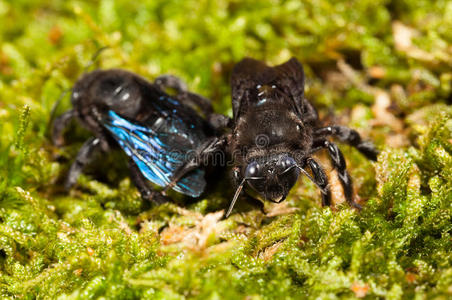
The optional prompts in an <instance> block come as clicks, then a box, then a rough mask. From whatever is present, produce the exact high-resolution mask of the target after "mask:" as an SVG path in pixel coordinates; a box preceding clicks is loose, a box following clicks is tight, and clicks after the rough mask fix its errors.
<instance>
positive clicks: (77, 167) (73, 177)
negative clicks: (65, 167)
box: [64, 137, 102, 190]
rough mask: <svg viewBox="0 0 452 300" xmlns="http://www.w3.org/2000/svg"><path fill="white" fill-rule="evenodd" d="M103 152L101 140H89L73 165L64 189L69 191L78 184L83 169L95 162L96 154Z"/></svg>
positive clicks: (92, 138)
mask: <svg viewBox="0 0 452 300" xmlns="http://www.w3.org/2000/svg"><path fill="white" fill-rule="evenodd" d="M100 150H102V148H101V141H100V139H99V138H95V137H91V138H89V139H88V140H87V141H86V142H85V143H84V144H83V146H82V147H81V148H80V150H79V151H78V153H77V157H76V158H75V161H74V162H73V163H72V165H71V168H70V169H69V173H68V175H67V178H66V182H65V184H64V187H65V189H66V190H69V189H70V188H71V187H72V186H73V185H74V184H75V183H76V182H77V179H78V177H79V176H80V174H81V173H82V171H83V168H84V167H85V166H86V165H87V164H89V163H90V162H92V161H93V159H94V157H95V156H96V154H97V153H98V152H99V151H100Z"/></svg>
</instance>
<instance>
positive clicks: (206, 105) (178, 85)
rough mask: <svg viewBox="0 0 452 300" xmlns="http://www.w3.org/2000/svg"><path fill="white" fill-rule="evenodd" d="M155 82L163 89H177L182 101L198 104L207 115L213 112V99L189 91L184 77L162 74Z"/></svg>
mask: <svg viewBox="0 0 452 300" xmlns="http://www.w3.org/2000/svg"><path fill="white" fill-rule="evenodd" d="M154 84H156V85H157V86H158V87H159V88H160V89H161V90H162V91H165V90H166V89H167V88H171V89H174V90H176V92H177V94H176V95H175V97H176V98H177V99H178V100H179V101H180V102H186V103H190V104H191V105H194V106H196V107H197V108H198V109H199V110H201V111H202V113H203V114H204V116H205V117H208V116H210V115H211V114H213V107H212V103H211V101H210V100H209V99H207V98H205V97H203V96H201V95H198V94H195V93H192V92H189V91H188V88H187V85H186V84H185V82H183V81H182V79H180V78H178V77H176V76H173V75H161V76H159V77H157V78H156V79H155V81H154Z"/></svg>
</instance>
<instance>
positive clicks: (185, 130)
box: [52, 70, 222, 203]
mask: <svg viewBox="0 0 452 300" xmlns="http://www.w3.org/2000/svg"><path fill="white" fill-rule="evenodd" d="M167 88H172V89H174V90H176V91H177V94H176V95H175V96H170V95H168V94H167V93H166V92H165V90H166V89H167ZM71 102H72V105H73V109H72V110H69V111H67V112H66V113H64V114H63V115H61V116H60V117H59V118H57V119H56V120H55V122H54V126H53V132H52V140H53V142H54V144H55V145H57V146H61V145H62V144H63V131H64V128H65V127H66V126H67V125H68V123H69V122H70V121H71V119H73V118H74V117H75V118H77V120H78V121H79V122H80V123H81V125H83V126H84V127H86V128H87V129H88V130H90V131H91V132H92V133H93V135H94V136H93V137H91V138H89V139H88V140H87V141H86V142H85V143H84V145H83V146H82V148H81V149H80V150H79V152H78V154H77V157H76V159H75V161H74V163H73V164H72V166H71V168H70V171H69V174H68V176H67V180H66V183H65V187H66V188H67V189H68V188H70V187H71V186H73V185H74V184H75V182H76V181H77V178H78V177H79V175H80V174H81V172H82V170H83V168H84V166H85V165H87V164H88V163H90V162H91V161H92V160H93V158H94V157H95V154H96V153H98V152H102V151H104V152H105V151H108V150H109V149H110V148H112V147H115V146H117V145H119V146H120V147H121V148H122V149H123V150H124V152H125V153H126V154H127V155H128V156H129V158H130V162H129V167H130V170H131V178H132V181H133V182H134V183H135V185H136V186H137V188H138V190H139V191H140V193H141V195H142V197H143V198H144V199H149V200H152V201H154V202H155V203H163V202H166V201H167V199H166V197H165V196H164V195H162V193H161V192H157V191H156V190H155V189H154V188H153V187H152V186H150V185H148V181H150V182H152V183H154V184H156V185H159V186H162V187H164V188H165V190H167V189H169V188H173V189H174V190H176V191H178V192H180V193H183V194H186V195H189V196H191V197H198V196H200V194H201V193H202V192H203V191H204V189H205V185H206V181H205V178H204V170H203V169H202V168H198V167H199V166H200V165H201V164H202V163H203V162H205V161H206V160H205V159H204V160H203V158H204V157H206V156H208V155H209V154H211V153H212V152H213V151H214V150H215V149H219V148H221V143H222V140H220V139H218V138H217V133H216V132H217V130H216V128H217V127H220V125H219V124H220V123H218V122H220V121H219V120H221V116H219V115H215V114H214V113H213V109H212V106H211V103H210V101H209V100H207V99H205V98H203V97H201V96H199V95H196V94H193V93H190V92H188V91H187V90H186V86H185V84H184V83H183V82H182V81H180V80H179V79H178V78H176V77H174V76H168V75H167V76H161V77H159V78H157V79H156V80H155V82H154V83H150V82H149V81H147V80H145V79H144V78H142V77H140V76H138V75H136V74H133V73H130V72H127V71H123V70H107V71H100V70H98V71H93V72H91V73H88V74H86V75H84V76H83V77H82V78H81V79H80V80H79V81H78V82H77V83H76V84H75V86H74V87H73V89H72V95H71ZM197 110H198V111H200V112H201V113H203V114H204V117H202V116H201V115H200V113H198V111H197Z"/></svg>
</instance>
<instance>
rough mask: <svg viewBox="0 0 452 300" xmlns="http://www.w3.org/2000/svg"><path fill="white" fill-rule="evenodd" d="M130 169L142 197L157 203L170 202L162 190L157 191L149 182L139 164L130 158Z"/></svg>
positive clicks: (131, 176) (132, 178)
mask: <svg viewBox="0 0 452 300" xmlns="http://www.w3.org/2000/svg"><path fill="white" fill-rule="evenodd" d="M129 170H130V178H131V180H132V182H133V183H134V184H135V186H136V187H137V189H138V191H139V192H140V194H141V198H143V199H145V200H149V201H152V202H153V203H155V204H157V205H160V204H163V203H166V202H169V199H168V198H166V197H165V196H163V195H162V193H161V192H158V191H156V190H155V189H154V188H152V187H151V186H149V185H148V184H147V183H148V182H149V181H148V180H147V179H146V178H145V177H144V176H143V174H142V173H141V171H140V169H139V168H138V166H137V165H136V164H135V163H134V162H133V161H132V160H129Z"/></svg>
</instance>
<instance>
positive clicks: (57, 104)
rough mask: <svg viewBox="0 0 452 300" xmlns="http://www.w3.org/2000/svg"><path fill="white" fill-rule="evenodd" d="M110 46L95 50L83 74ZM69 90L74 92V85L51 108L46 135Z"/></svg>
mask: <svg viewBox="0 0 452 300" xmlns="http://www.w3.org/2000/svg"><path fill="white" fill-rule="evenodd" d="M108 48H110V47H109V46H104V47H101V48H99V49H97V50H96V52H94V54H93V55H92V56H91V60H90V61H89V62H88V63H87V64H86V66H85V67H84V68H83V73H82V74H85V73H86V72H88V71H89V70H88V69H89V68H90V67H91V66H92V65H94V63H95V62H96V60H97V59H98V58H99V56H100V55H101V54H102V52H103V51H104V50H106V49H108ZM68 92H72V87H70V88H66V89H64V90H63V91H62V92H61V94H60V96H59V97H58V99H57V101H55V103H54V104H53V105H52V109H51V110H50V118H49V122H48V123H47V128H46V135H49V134H50V127H51V126H52V124H53V121H54V120H55V115H56V112H57V109H58V106H60V103H61V101H62V100H63V99H64V97H65V96H66V95H67V93H68Z"/></svg>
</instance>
